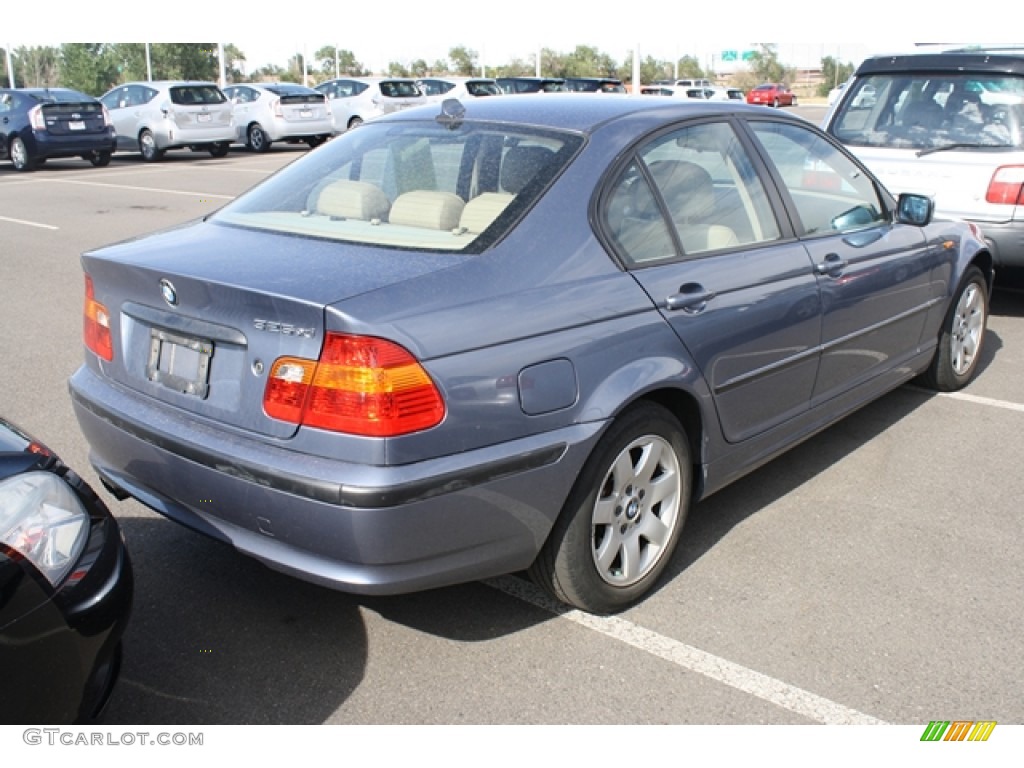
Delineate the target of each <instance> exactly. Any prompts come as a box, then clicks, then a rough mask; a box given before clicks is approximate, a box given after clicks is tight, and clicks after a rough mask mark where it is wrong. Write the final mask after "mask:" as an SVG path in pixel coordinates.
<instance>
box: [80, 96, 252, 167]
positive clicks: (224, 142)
mask: <svg viewBox="0 0 1024 768" xmlns="http://www.w3.org/2000/svg"><path fill="white" fill-rule="evenodd" d="M100 102H102V104H103V106H105V107H106V108H107V111H108V112H110V119H111V120H112V121H113V123H114V128H115V129H116V130H117V148H118V149H119V150H121V151H125V150H128V151H136V152H141V153H142V158H143V160H146V161H148V162H153V161H156V160H159V159H160V158H162V157H163V155H164V152H166V151H167V150H169V149H182V148H189V149H192V150H193V151H208V152H209V153H210V154H211V155H213V156H214V157H223V156H224V155H226V154H227V152H228V148H229V147H230V146H231V142H232V141H234V139H235V127H234V123H233V121H232V104H231V102H230V101H228V98H227V97H226V96H225V95H224V93H223V92H222V91H221V90H220V88H218V87H217V84H216V83H207V82H198V81H176V80H164V81H150V82H139V83H125V84H124V85H119V86H117V87H115V88H111V89H110V90H109V91H107V92H106V93H105V94H103V96H101V97H100Z"/></svg>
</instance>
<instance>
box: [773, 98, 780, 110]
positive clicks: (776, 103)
mask: <svg viewBox="0 0 1024 768" xmlns="http://www.w3.org/2000/svg"><path fill="white" fill-rule="evenodd" d="M772 106H773V107H775V108H776V109H778V108H779V97H778V96H776V97H775V98H774V99H772Z"/></svg>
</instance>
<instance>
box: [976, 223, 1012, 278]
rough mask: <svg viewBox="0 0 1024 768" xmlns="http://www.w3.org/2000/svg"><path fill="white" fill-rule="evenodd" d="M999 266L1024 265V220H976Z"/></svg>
mask: <svg viewBox="0 0 1024 768" xmlns="http://www.w3.org/2000/svg"><path fill="white" fill-rule="evenodd" d="M974 223H975V224H977V225H978V226H979V227H980V228H981V233H982V235H984V236H985V242H986V243H988V247H989V249H990V250H991V251H992V258H993V260H994V261H995V263H996V266H997V267H1024V221H1008V222H1005V223H999V224H995V223H992V222H990V221H975V222H974Z"/></svg>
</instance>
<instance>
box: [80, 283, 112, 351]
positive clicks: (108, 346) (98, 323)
mask: <svg viewBox="0 0 1024 768" xmlns="http://www.w3.org/2000/svg"><path fill="white" fill-rule="evenodd" d="M83 335H84V337H85V346H86V347H88V348H89V349H90V350H92V351H93V352H94V353H96V354H97V355H98V356H99V357H101V358H102V359H104V360H106V361H107V362H109V361H111V360H113V359H114V344H113V341H112V340H111V338H110V313H109V312H107V308H106V307H105V306H103V305H102V304H100V303H99V302H98V301H96V295H95V291H94V289H93V285H92V277H90V276H89V275H86V276H85V311H84V327H83Z"/></svg>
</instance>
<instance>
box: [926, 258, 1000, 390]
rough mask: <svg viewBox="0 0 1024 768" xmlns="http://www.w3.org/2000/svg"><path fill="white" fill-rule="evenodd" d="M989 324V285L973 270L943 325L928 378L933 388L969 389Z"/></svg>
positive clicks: (963, 281) (969, 270) (959, 290)
mask: <svg viewBox="0 0 1024 768" xmlns="http://www.w3.org/2000/svg"><path fill="white" fill-rule="evenodd" d="M987 323H988V283H987V282H986V281H985V276H984V275H983V274H982V273H981V270H980V269H978V268H977V267H970V268H969V269H968V270H967V272H966V273H965V274H964V277H963V280H961V281H960V287H959V289H958V290H957V293H956V297H955V298H954V300H953V303H952V304H951V305H950V308H949V313H948V314H947V315H946V319H945V320H944V321H943V323H942V332H941V333H940V334H939V346H938V349H936V350H935V357H934V358H933V360H932V364H931V367H930V368H929V369H928V371H927V372H926V373H925V375H924V380H925V383H926V384H927V385H928V386H929V387H931V388H932V389H936V390H938V391H939V392H953V391H955V390H958V389H962V388H963V387H965V386H967V384H968V383H969V382H970V380H971V379H972V378H973V377H974V374H975V373H977V371H978V363H979V361H980V360H981V350H982V347H983V346H984V342H985V326H986V325H987Z"/></svg>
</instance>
